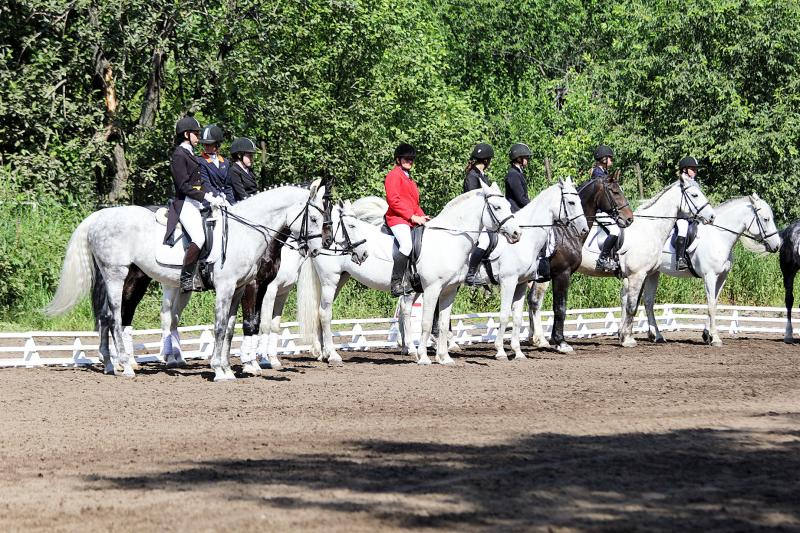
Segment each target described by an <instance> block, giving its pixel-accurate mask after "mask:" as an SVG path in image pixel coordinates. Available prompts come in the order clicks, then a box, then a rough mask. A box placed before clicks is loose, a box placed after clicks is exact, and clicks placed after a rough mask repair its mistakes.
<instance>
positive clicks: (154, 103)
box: [139, 48, 167, 128]
mask: <svg viewBox="0 0 800 533" xmlns="http://www.w3.org/2000/svg"><path fill="white" fill-rule="evenodd" d="M166 55H167V54H166V52H163V51H162V50H159V49H158V48H156V49H155V50H153V57H152V62H151V65H150V78H149V79H148V80H147V90H146V91H145V94H144V101H143V102H142V113H141V114H140V115H139V127H140V128H149V127H151V126H152V125H153V124H155V121H156V114H157V113H158V106H159V104H160V103H161V89H162V87H163V86H164V60H165V59H166Z"/></svg>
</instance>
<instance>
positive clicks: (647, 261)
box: [539, 177, 715, 347]
mask: <svg viewBox="0 0 800 533" xmlns="http://www.w3.org/2000/svg"><path fill="white" fill-rule="evenodd" d="M714 216H715V213H714V208H713V207H712V206H711V204H710V203H709V201H708V199H707V198H706V196H705V194H703V191H702V190H701V189H700V186H699V185H698V184H697V182H696V181H694V180H687V179H684V178H683V177H679V178H678V180H677V181H675V182H673V183H671V184H669V185H667V186H666V187H665V188H664V189H662V190H661V192H659V193H658V194H657V195H656V196H654V197H653V198H651V199H650V200H648V201H646V202H645V203H644V204H642V205H641V206H640V207H639V208H638V209H637V210H636V211H634V216H633V222H632V223H631V225H630V226H628V228H626V230H625V234H624V239H623V242H622V244H621V245H620V247H619V251H618V255H619V264H620V268H619V272H618V273H609V272H605V271H600V270H598V269H597V258H598V257H599V255H600V250H599V248H598V246H599V242H598V239H597V237H598V235H599V232H602V230H601V229H600V228H598V227H595V229H594V231H593V234H591V233H590V238H587V240H586V241H585V242H584V244H583V248H582V249H581V264H580V266H579V267H578V272H580V273H582V274H585V275H588V276H597V277H603V276H614V275H618V276H619V277H620V278H621V279H622V287H621V289H620V300H621V306H622V318H621V320H620V327H619V340H620V344H621V345H622V346H624V347H633V346H636V340H635V339H634V338H633V319H634V317H635V316H636V310H637V308H638V307H639V298H640V296H641V292H642V287H643V285H644V281H645V279H646V278H647V276H649V275H651V274H652V273H653V272H656V271H657V270H658V267H659V265H660V264H661V250H662V248H663V246H664V241H665V240H667V236H668V235H669V233H670V231H672V228H673V226H674V225H675V220H676V219H677V218H679V217H697V218H698V219H700V220H701V221H703V222H706V223H710V222H713V221H714ZM539 334H541V333H539Z"/></svg>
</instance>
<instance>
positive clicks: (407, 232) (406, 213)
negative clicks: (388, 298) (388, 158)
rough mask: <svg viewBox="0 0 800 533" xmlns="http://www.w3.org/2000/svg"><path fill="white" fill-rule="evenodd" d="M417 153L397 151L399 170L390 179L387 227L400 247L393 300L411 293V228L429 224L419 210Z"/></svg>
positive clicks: (408, 147) (410, 148)
mask: <svg viewBox="0 0 800 533" xmlns="http://www.w3.org/2000/svg"><path fill="white" fill-rule="evenodd" d="M416 157H417V150H416V149H415V148H414V147H413V146H411V145H410V144H406V143H402V144H400V145H398V147H397V148H396V149H395V151H394V162H395V166H394V168H392V170H390V171H389V173H388V174H387V175H386V180H385V181H384V187H385V189H386V203H387V204H388V205H389V207H388V209H387V210H386V215H385V217H386V225H387V226H389V229H390V230H392V233H393V234H394V237H395V239H396V240H397V246H396V247H394V248H393V249H392V255H393V259H394V267H393V268H392V283H391V291H392V296H395V297H397V296H402V295H403V294H407V293H408V291H409V290H410V289H409V288H408V287H407V286H406V284H404V283H403V279H404V277H405V272H406V268H408V258H409V256H410V255H411V246H412V243H411V228H412V226H417V225H421V224H425V222H427V221H428V220H430V217H428V216H427V215H426V214H425V213H424V212H423V211H422V208H421V207H420V206H419V189H417V184H416V183H414V180H413V179H412V178H411V174H410V172H411V167H412V166H414V159H415V158H416Z"/></svg>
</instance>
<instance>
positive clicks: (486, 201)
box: [483, 194, 514, 232]
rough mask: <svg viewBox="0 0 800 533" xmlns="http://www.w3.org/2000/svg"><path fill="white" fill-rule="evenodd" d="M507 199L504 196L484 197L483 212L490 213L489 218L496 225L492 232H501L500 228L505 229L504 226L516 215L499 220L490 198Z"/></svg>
mask: <svg viewBox="0 0 800 533" xmlns="http://www.w3.org/2000/svg"><path fill="white" fill-rule="evenodd" d="M495 197H497V198H505V196H503V195H502V194H487V195H485V196H484V197H483V202H484V203H483V210H484V211H488V212H489V218H491V219H492V223H493V224H494V225H495V229H494V230H492V231H497V232H499V231H500V228H502V227H503V224H505V223H506V222H508V221H509V220H511V219H512V218H514V213H511V214H509V215H508V216H507V217H506V218H504V219H503V220H500V219H499V218H497V215H495V214H494V209H491V207H492V206H491V204H490V203H489V198H495Z"/></svg>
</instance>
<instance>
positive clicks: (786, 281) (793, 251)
mask: <svg viewBox="0 0 800 533" xmlns="http://www.w3.org/2000/svg"><path fill="white" fill-rule="evenodd" d="M780 236H781V248H780V254H779V256H778V257H779V261H780V265H781V274H783V291H784V301H785V303H786V332H785V333H784V335H783V342H785V343H786V344H793V343H794V336H793V335H794V331H793V329H792V306H793V305H794V278H795V276H796V275H797V271H798V269H800V220H795V221H794V222H792V223H791V224H789V225H788V226H786V227H785V228H784V229H782V230H781V232H780Z"/></svg>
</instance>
